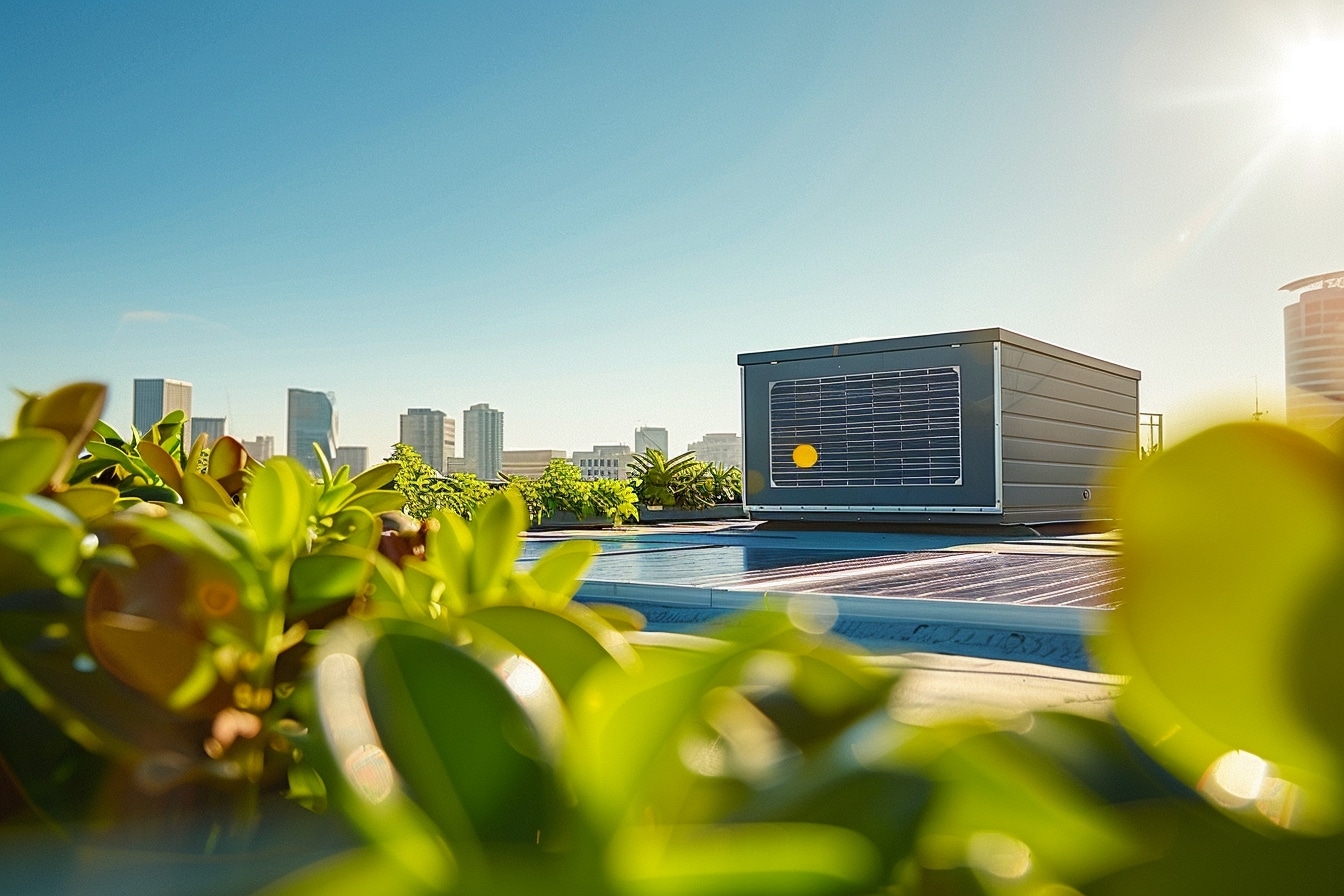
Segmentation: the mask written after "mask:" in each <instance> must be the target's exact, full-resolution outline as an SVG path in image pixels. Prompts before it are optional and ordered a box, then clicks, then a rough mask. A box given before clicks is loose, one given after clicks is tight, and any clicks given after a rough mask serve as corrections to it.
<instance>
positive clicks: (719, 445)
mask: <svg viewBox="0 0 1344 896" xmlns="http://www.w3.org/2000/svg"><path fill="white" fill-rule="evenodd" d="M686 450H687V451H689V452H690V453H692V454H694V455H695V459H696V460H702V461H704V462H705V463H710V464H722V465H723V466H725V467H741V466H742V437H741V436H739V435H738V434H737V433H735V432H708V433H705V437H704V438H703V439H701V440H700V441H698V442H692V443H691V444H689V445H687V446H686Z"/></svg>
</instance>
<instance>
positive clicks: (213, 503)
mask: <svg viewBox="0 0 1344 896" xmlns="http://www.w3.org/2000/svg"><path fill="white" fill-rule="evenodd" d="M182 497H183V499H184V503H185V504H186V505H187V508H188V509H189V510H191V511H193V512H195V513H214V514H216V515H223V516H225V517H232V516H233V515H234V513H235V512H236V511H237V509H238V508H237V505H235V504H234V503H233V499H232V498H230V497H229V493H228V492H226V491H224V489H222V488H220V485H219V483H218V482H216V481H215V480H213V479H211V478H210V477H209V476H203V475H201V474H200V473H197V472H196V471H195V470H187V471H186V472H185V473H183V474H182Z"/></svg>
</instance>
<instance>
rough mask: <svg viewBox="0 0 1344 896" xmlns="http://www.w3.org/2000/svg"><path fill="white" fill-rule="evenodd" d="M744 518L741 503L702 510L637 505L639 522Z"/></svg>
mask: <svg viewBox="0 0 1344 896" xmlns="http://www.w3.org/2000/svg"><path fill="white" fill-rule="evenodd" d="M746 518H747V511H746V509H745V508H743V507H742V505H741V504H715V505H714V506H713V507H706V508H704V509H703V510H678V509H677V508H675V507H664V508H663V509H662V510H651V509H649V508H648V507H645V506H644V505H642V504H641V505H640V507H639V521H640V522H641V523H690V522H695V521H696V520H744V519H746Z"/></svg>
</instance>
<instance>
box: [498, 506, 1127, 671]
mask: <svg viewBox="0 0 1344 896" xmlns="http://www.w3.org/2000/svg"><path fill="white" fill-rule="evenodd" d="M1008 531H1009V532H1011V533H1014V534H1011V535H1009V536H1007V537H1005V535H1003V534H1000V533H995V534H964V533H956V534H932V533H923V532H837V531H820V530H779V529H773V528H768V527H762V526H760V525H759V524H757V523H753V522H745V521H735V522H730V523H694V524H681V525H659V526H631V527H626V528H624V529H621V530H617V531H602V532H600V534H594V533H593V532H591V531H584V530H565V531H559V532H555V531H552V532H546V533H533V534H530V535H529V536H528V539H527V543H526V545H525V548H524V554H523V558H524V564H526V562H528V561H530V560H533V559H535V558H536V557H537V556H539V555H540V553H541V552H542V551H543V550H544V549H545V548H546V547H547V546H549V545H550V544H553V543H554V542H555V541H558V540H567V539H572V538H589V539H592V540H593V541H596V542H597V543H598V545H599V546H600V548H601V554H599V555H598V557H597V559H596V560H595V561H594V563H593V566H592V568H591V569H590V570H589V573H588V576H587V579H586V581H585V584H584V586H583V588H582V589H581V590H580V591H579V594H578V598H579V599H580V600H581V601H585V602H606V603H617V604H621V605H623V606H627V607H631V608H633V609H636V610H638V611H640V612H641V613H643V614H644V615H645V616H646V617H647V618H648V620H649V628H650V629H651V630H654V631H671V632H676V631H683V630H686V629H689V628H691V627H693V626H696V625H699V624H703V623H704V622H706V621H710V620H712V619H714V618H716V617H718V616H721V615H724V614H726V613H729V612H731V611H733V610H740V609H743V608H747V607H751V606H760V605H766V606H770V607H774V608H779V609H783V610H786V611H789V612H791V613H803V614H805V615H810V616H812V617H815V618H816V619H817V620H818V624H819V625H826V624H829V626H830V628H831V630H833V631H834V632H836V633H837V634H839V635H841V636H843V637H845V638H847V639H849V640H851V641H853V642H855V643H857V644H859V645H860V646H862V647H865V648H868V649H869V650H873V651H875V652H883V653H892V652H901V651H907V650H923V651H932V652H938V653H949V654H959V655H963V656H973V657H985V658H989V659H1009V660H1024V661H1029V662H1036V663H1045V664H1049V665H1054V666H1061V667H1065V668H1073V669H1085V668H1088V667H1089V661H1088V657H1087V652H1086V648H1085V645H1084V637H1085V636H1086V635H1087V634H1088V633H1090V632H1093V631H1096V630H1098V629H1099V628H1100V626H1101V624H1102V621H1103V619H1104V615H1105V613H1106V611H1107V610H1108V609H1109V608H1111V607H1113V606H1114V605H1115V600H1116V592H1117V590H1118V588H1119V571H1118V568H1117V566H1116V564H1115V553H1116V551H1115V548H1116V536H1114V535H1113V534H1106V535H1080V536H1069V537H1064V538H1043V537H1039V536H1033V535H1030V534H1017V533H1024V531H1025V530H1008Z"/></svg>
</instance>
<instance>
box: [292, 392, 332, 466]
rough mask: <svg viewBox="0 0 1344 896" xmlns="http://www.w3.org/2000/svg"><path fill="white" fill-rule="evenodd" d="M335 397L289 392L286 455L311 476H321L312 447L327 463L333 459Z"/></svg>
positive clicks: (318, 393)
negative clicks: (325, 458)
mask: <svg viewBox="0 0 1344 896" xmlns="http://www.w3.org/2000/svg"><path fill="white" fill-rule="evenodd" d="M336 428H337V427H336V393H335V392H314V391H312V390H309V389H290V390H289V425H288V433H287V438H286V442H285V453H286V454H288V455H289V456H290V457H292V458H295V459H296V460H298V462H299V463H301V464H303V466H304V468H305V469H307V470H308V472H309V473H312V474H313V475H314V476H321V475H322V466H321V465H320V464H319V463H318V462H317V454H316V453H315V452H314V451H313V445H314V444H317V445H318V446H319V447H320V448H321V449H322V452H323V453H324V454H325V455H326V456H327V458H328V459H331V458H334V457H335V456H336Z"/></svg>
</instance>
